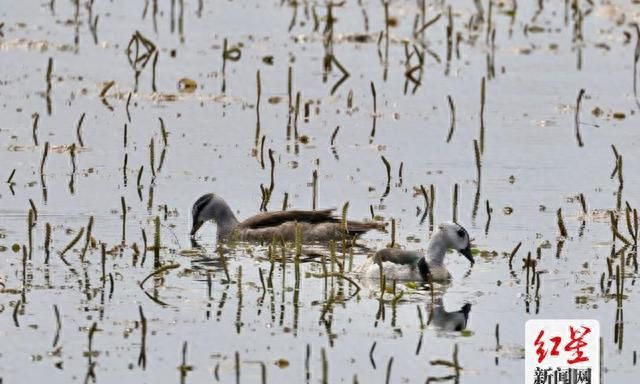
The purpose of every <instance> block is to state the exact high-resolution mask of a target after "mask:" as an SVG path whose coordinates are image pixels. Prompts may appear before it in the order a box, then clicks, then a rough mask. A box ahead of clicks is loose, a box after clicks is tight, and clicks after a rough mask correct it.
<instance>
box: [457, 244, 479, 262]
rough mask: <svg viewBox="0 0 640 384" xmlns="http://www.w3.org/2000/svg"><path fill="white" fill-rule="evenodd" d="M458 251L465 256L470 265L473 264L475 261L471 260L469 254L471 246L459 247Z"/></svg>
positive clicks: (471, 257) (471, 256)
mask: <svg viewBox="0 0 640 384" xmlns="http://www.w3.org/2000/svg"><path fill="white" fill-rule="evenodd" d="M460 253H462V256H464V257H466V258H467V260H469V262H470V263H471V265H473V263H474V262H475V261H474V260H473V255H472V254H471V246H469V245H467V248H465V249H461V250H460Z"/></svg>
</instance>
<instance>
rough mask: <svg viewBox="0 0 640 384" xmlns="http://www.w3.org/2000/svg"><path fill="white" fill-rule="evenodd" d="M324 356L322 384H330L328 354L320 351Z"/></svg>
mask: <svg viewBox="0 0 640 384" xmlns="http://www.w3.org/2000/svg"><path fill="white" fill-rule="evenodd" d="M320 355H321V356H322V384H328V383H329V361H328V360H327V352H326V351H325V350H324V348H322V349H321V350H320Z"/></svg>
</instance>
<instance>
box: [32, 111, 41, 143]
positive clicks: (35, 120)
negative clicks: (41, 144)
mask: <svg viewBox="0 0 640 384" xmlns="http://www.w3.org/2000/svg"><path fill="white" fill-rule="evenodd" d="M32 117H33V128H32V135H33V145H35V146H36V147H37V146H38V121H39V120H40V114H39V113H38V112H35V113H34V114H33V115H32Z"/></svg>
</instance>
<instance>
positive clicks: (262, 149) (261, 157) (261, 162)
mask: <svg viewBox="0 0 640 384" xmlns="http://www.w3.org/2000/svg"><path fill="white" fill-rule="evenodd" d="M266 139H267V136H266V135H262V140H260V168H262V169H264V142H265V140H266Z"/></svg>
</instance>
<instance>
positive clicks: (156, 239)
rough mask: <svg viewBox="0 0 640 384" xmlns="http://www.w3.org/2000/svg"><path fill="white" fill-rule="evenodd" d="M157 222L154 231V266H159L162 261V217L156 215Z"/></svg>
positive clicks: (155, 221)
mask: <svg viewBox="0 0 640 384" xmlns="http://www.w3.org/2000/svg"><path fill="white" fill-rule="evenodd" d="M153 223H154V224H155V230H154V232H153V267H154V268H159V267H160V265H161V263H160V217H159V216H156V217H155V218H154V219H153Z"/></svg>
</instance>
